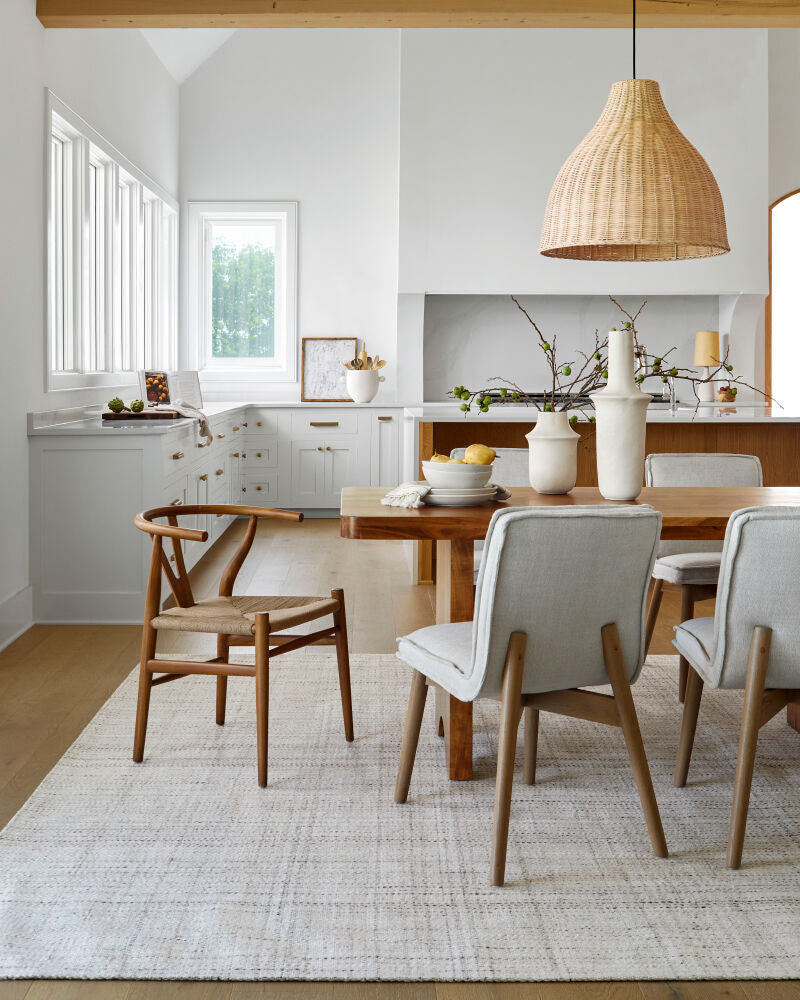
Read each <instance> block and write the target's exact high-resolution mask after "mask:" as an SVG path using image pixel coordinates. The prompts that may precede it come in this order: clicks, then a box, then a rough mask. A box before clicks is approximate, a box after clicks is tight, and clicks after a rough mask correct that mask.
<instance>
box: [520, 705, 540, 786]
mask: <svg viewBox="0 0 800 1000" xmlns="http://www.w3.org/2000/svg"><path fill="white" fill-rule="evenodd" d="M538 746H539V711H538V709H536V708H534V707H533V705H526V706H525V751H524V756H523V758H522V780H523V781H524V782H525V784H526V785H533V784H535V783H536V754H537V750H538Z"/></svg>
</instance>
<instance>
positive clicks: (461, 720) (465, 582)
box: [436, 538, 474, 781]
mask: <svg viewBox="0 0 800 1000" xmlns="http://www.w3.org/2000/svg"><path fill="white" fill-rule="evenodd" d="M473 552H474V543H473V542H472V540H471V539H461V538H456V539H453V540H452V541H437V542H436V621H437V623H439V624H441V623H443V622H467V621H472V613H473V606H474V597H473V591H472V576H473V565H474V556H473ZM436 705H437V708H436V725H437V727H439V723H440V719H441V720H442V722H443V726H444V737H445V750H446V753H447V771H448V774H449V777H450V779H451V780H452V781H469V780H470V779H471V778H472V703H471V702H464V701H459V700H458V698H454V697H453V696H452V695H448V694H446V693H445V692H442V694H441V697H438V698H437V702H436ZM440 709H444V711H442V713H441V714H440Z"/></svg>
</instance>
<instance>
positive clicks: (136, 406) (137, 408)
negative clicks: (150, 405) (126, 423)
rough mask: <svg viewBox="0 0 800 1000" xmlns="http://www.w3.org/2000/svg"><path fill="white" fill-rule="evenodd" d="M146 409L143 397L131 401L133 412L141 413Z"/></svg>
mask: <svg viewBox="0 0 800 1000" xmlns="http://www.w3.org/2000/svg"><path fill="white" fill-rule="evenodd" d="M143 409H144V402H143V401H142V400H141V399H134V401H133V402H132V403H131V412H133V413H141V412H142V410H143Z"/></svg>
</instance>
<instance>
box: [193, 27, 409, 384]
mask: <svg viewBox="0 0 800 1000" xmlns="http://www.w3.org/2000/svg"><path fill="white" fill-rule="evenodd" d="M399 44H400V35H399V32H397V31H393V30H378V31H370V30H355V31H352V30H333V31H325V30H319V31H316V30H314V31H309V30H296V31H295V30H286V31H283V30H282V31H239V32H237V33H236V35H235V36H234V37H233V38H232V39H231V40H230V41H229V42H228V43H227V44H226V45H224V46H223V47H222V48H221V49H220V50H219V51H218V52H217V53H215V54H214V55H213V56H212V57H211V59H210V60H209V61H208V62H207V63H205V64H204V65H203V66H201V67H200V68H199V69H198V70H197V71H196V72H195V73H194V74H193V75H192V76H191V77H190V78H189V79H188V80H187V81H186V83H185V84H184V85H183V87H182V89H181V198H182V201H183V204H184V206H185V205H186V203H187V202H188V201H214V200H220V201H240V200H247V201H297V202H298V203H299V207H298V227H299V228H298V246H299V272H298V274H299V278H298V299H299V301H298V328H299V334H300V336H301V337H303V336H306V337H308V336H354V337H358V338H359V339H366V342H367V347H368V349H369V351H370V353H371V354H375V353H379V354H380V355H381V357H385V358H387V359H388V360H389V362H390V364H389V365H388V366H387V368H386V369H384V371H385V374H386V376H387V383H386V384H385V385H384V386H383V387H382V389H381V398H383V399H386V400H387V401H389V400H390V399H392V398H393V395H394V391H395V385H396V378H397V372H396V366H395V365H394V363H393V362H394V359H395V340H396V328H397V242H398V241H397V197H398V159H399V154H398V112H397V108H398V87H399V76H398V73H399ZM183 315H184V317H185V316H186V310H185V309H184V310H183ZM187 332H188V331H186V330H185V329H184V331H183V333H184V336H185V335H186V334H187ZM240 392H241V393H242V394H243V395H247V396H248V397H249V398H257V399H295V400H297V399H299V398H300V386H299V383H298V384H291V385H287V384H285V383H284V384H272V385H270V384H265V383H263V382H262V383H260V382H258V381H257V380H254V381H253V382H251V383H250V384H248V385H242V386H241V387H240ZM207 394H208V393H207ZM226 395H228V396H230V393H229V392H228V393H226Z"/></svg>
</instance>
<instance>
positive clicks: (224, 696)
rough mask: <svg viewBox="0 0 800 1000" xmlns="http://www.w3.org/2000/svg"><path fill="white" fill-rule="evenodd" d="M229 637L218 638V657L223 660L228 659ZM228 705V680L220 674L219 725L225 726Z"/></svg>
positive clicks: (218, 694) (218, 688)
mask: <svg viewBox="0 0 800 1000" xmlns="http://www.w3.org/2000/svg"><path fill="white" fill-rule="evenodd" d="M228 650H229V645H228V637H227V636H226V635H218V636H217V656H219V657H221V658H222V659H223V660H227V659H228ZM227 703H228V678H227V677H224V676H223V675H222V674H220V675H219V676H218V677H217V725H218V726H224V725H225V707H226V705H227Z"/></svg>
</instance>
